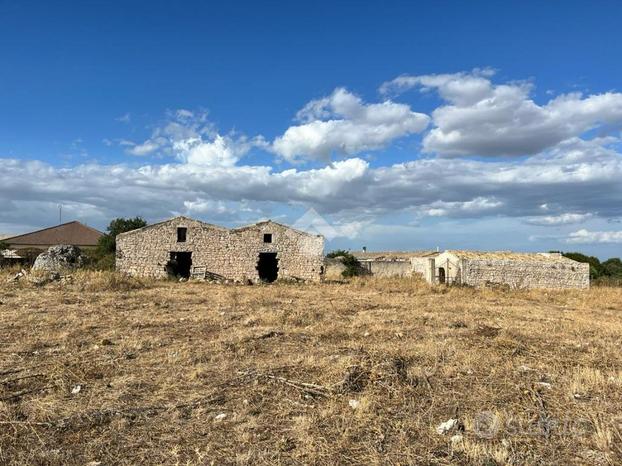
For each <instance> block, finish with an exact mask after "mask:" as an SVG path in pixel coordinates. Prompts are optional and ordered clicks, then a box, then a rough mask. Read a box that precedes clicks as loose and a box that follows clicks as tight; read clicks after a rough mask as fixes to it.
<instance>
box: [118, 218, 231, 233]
mask: <svg viewBox="0 0 622 466" xmlns="http://www.w3.org/2000/svg"><path fill="white" fill-rule="evenodd" d="M174 220H188V221H190V222H195V223H200V224H201V225H202V226H204V227H209V228H215V229H217V230H223V231H227V230H228V228H225V227H221V226H219V225H213V224H211V223H207V222H203V221H201V220H196V219H194V218H190V217H186V216H184V215H178V216H177V217H172V218H169V219H166V220H162V221H161V222H156V223H151V224H150V225H145V226H144V227H141V228H136V229H135V230H130V231H125V232H123V233H119V234H118V235H117V237H120V236H125V235H133V234H134V233H138V232H140V231H145V230H149V229H151V228H154V227H157V226H159V225H164V224H165V223H169V222H172V221H174Z"/></svg>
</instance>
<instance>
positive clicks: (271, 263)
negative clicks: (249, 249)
mask: <svg viewBox="0 0 622 466" xmlns="http://www.w3.org/2000/svg"><path fill="white" fill-rule="evenodd" d="M257 272H258V273H259V279H260V280H261V281H262V282H268V283H272V282H273V281H275V280H276V279H277V277H278V276H279V260H278V259H277V258H276V252H260V253H259V260H258V261H257Z"/></svg>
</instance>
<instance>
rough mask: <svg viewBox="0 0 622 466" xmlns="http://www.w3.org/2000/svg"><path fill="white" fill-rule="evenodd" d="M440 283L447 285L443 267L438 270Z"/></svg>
mask: <svg viewBox="0 0 622 466" xmlns="http://www.w3.org/2000/svg"><path fill="white" fill-rule="evenodd" d="M438 282H439V283H445V269H444V268H443V267H439V268H438Z"/></svg>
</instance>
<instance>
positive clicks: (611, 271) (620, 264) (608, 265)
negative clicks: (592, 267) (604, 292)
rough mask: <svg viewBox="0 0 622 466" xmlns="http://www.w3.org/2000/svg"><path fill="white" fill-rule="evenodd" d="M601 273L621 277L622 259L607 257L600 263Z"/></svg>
mask: <svg viewBox="0 0 622 466" xmlns="http://www.w3.org/2000/svg"><path fill="white" fill-rule="evenodd" d="M601 267H602V272H603V275H606V276H608V277H614V278H622V261H621V260H620V259H619V258H617V257H612V258H611V259H607V260H606V261H605V262H603V263H602V264H601Z"/></svg>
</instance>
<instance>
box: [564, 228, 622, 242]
mask: <svg viewBox="0 0 622 466" xmlns="http://www.w3.org/2000/svg"><path fill="white" fill-rule="evenodd" d="M565 241H566V243H570V244H595V243H622V231H590V230H586V229H581V230H578V231H575V232H572V233H570V234H569V235H568V237H567V238H566V240H565Z"/></svg>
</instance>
